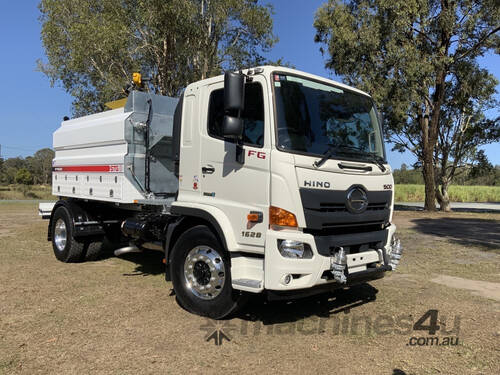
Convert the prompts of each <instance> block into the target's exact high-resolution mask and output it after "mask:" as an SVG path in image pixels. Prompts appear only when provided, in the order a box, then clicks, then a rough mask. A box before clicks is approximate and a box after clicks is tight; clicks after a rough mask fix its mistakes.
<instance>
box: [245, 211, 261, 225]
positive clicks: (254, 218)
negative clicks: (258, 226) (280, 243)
mask: <svg viewBox="0 0 500 375" xmlns="http://www.w3.org/2000/svg"><path fill="white" fill-rule="evenodd" d="M262 218H263V216H262V212H257V211H251V212H250V213H249V214H248V215H247V220H248V221H249V222H250V223H262Z"/></svg>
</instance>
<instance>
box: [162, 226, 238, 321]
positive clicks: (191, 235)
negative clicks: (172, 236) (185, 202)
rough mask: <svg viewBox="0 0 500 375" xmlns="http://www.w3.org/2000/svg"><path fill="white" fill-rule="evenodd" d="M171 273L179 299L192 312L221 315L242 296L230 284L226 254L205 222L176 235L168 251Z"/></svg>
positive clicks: (229, 309) (235, 304)
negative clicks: (172, 246) (177, 236)
mask: <svg viewBox="0 0 500 375" xmlns="http://www.w3.org/2000/svg"><path fill="white" fill-rule="evenodd" d="M170 274H171V275H172V284H173V286H174V290H175V295H176V296H177V299H178V301H179V303H180V304H181V305H182V306H183V307H184V308H185V309H186V310H188V311H190V312H192V313H195V314H198V315H202V316H207V317H210V318H213V319H221V318H224V317H226V316H228V315H229V314H231V312H233V311H234V310H235V309H236V308H237V306H238V304H239V301H240V300H241V298H240V295H239V293H238V292H237V291H234V290H233V288H232V286H231V269H230V264H229V256H228V255H227V252H226V251H225V250H224V248H223V247H222V245H221V244H220V242H219V241H218V239H217V237H215V235H214V234H213V233H212V231H211V230H210V229H209V228H208V227H206V226H204V225H198V226H196V227H193V228H191V229H189V230H187V231H186V232H184V233H183V234H182V235H181V236H180V237H179V239H178V240H177V242H176V243H175V245H174V248H173V249H172V252H171V261H170Z"/></svg>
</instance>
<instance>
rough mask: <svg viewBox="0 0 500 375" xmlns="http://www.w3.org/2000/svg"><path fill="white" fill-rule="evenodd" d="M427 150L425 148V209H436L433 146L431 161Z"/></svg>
mask: <svg viewBox="0 0 500 375" xmlns="http://www.w3.org/2000/svg"><path fill="white" fill-rule="evenodd" d="M427 154H428V153H427V150H425V149H424V163H423V164H424V165H423V167H424V169H423V175H424V183H425V203H424V210H426V211H436V188H435V186H436V181H435V179H434V165H433V164H434V163H433V160H432V148H431V151H430V154H431V156H430V161H429V160H428V155H427Z"/></svg>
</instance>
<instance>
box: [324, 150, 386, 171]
mask: <svg viewBox="0 0 500 375" xmlns="http://www.w3.org/2000/svg"><path fill="white" fill-rule="evenodd" d="M330 146H331V145H330ZM336 148H337V149H339V150H349V151H360V152H361V154H362V155H363V156H368V158H369V159H370V161H371V162H373V163H374V164H377V166H378V167H379V168H380V170H381V171H382V172H385V170H386V168H385V167H384V164H383V163H382V161H381V160H380V159H382V158H381V157H380V156H378V155H376V154H374V153H373V152H366V151H365V150H363V149H362V148H360V147H356V146H348V145H341V146H337V147H336ZM330 149H331V148H329V150H330ZM353 153H354V152H353ZM355 154H357V153H355Z"/></svg>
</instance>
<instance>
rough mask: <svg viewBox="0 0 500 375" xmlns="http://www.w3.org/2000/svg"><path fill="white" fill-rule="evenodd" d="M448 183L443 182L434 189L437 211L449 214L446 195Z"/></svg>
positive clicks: (449, 209)
mask: <svg viewBox="0 0 500 375" xmlns="http://www.w3.org/2000/svg"><path fill="white" fill-rule="evenodd" d="M448 186H449V185H448V182H443V183H442V184H441V186H440V187H439V186H437V187H436V197H437V200H438V203H439V210H440V211H443V212H450V211H451V205H450V196H449V195H448Z"/></svg>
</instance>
